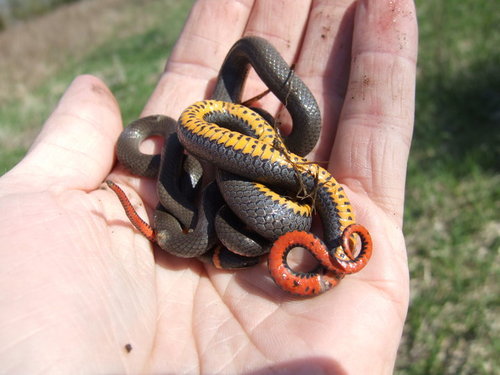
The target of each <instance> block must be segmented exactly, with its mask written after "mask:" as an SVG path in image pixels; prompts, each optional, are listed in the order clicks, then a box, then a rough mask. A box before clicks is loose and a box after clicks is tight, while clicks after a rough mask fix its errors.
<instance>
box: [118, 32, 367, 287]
mask: <svg viewBox="0 0 500 375" xmlns="http://www.w3.org/2000/svg"><path fill="white" fill-rule="evenodd" d="M250 67H253V68H254V69H255V71H256V72H257V74H258V75H259V77H260V78H261V79H262V81H263V82H264V83H265V84H266V86H268V87H269V89H270V91H272V92H273V93H274V94H275V95H276V96H277V97H278V99H280V100H281V102H282V103H283V104H284V106H285V107H286V108H287V110H288V111H289V112H290V115H291V117H292V121H293V129H292V132H291V133H290V135H289V136H287V137H284V138H283V137H281V136H280V135H279V134H278V132H277V130H276V129H275V128H274V126H273V125H274V124H270V123H269V121H272V117H271V116H270V115H269V114H267V113H266V112H265V111H262V110H252V109H251V108H249V107H247V106H244V105H240V104H237V103H239V102H241V95H242V90H243V85H244V82H245V79H246V76H247V73H248V70H249V68H250ZM213 98H214V100H205V101H200V102H197V103H195V104H193V105H191V106H189V107H188V108H187V109H186V110H184V112H183V113H182V114H181V116H180V118H179V121H178V122H177V126H176V128H175V126H174V123H175V122H172V120H168V118H166V117H163V116H156V117H154V116H153V117H149V118H146V119H140V120H137V121H136V122H135V123H134V124H132V126H129V127H128V128H126V129H125V130H124V132H123V133H122V135H121V136H120V139H119V140H118V144H117V155H118V159H119V160H120V162H121V163H122V164H124V165H125V166H126V167H127V168H128V169H129V170H131V171H132V173H134V174H139V175H143V176H147V177H155V178H156V177H157V176H158V194H159V197H160V205H159V207H158V208H157V210H156V212H155V217H154V224H153V227H154V230H153V229H152V228H150V231H149V232H147V234H146V231H148V230H147V229H144V227H142V226H141V227H140V225H139V224H136V223H134V219H132V216H133V213H129V212H127V214H128V215H129V218H131V221H132V222H133V223H134V225H136V227H137V228H138V229H139V230H140V231H141V232H143V233H144V234H145V235H149V236H152V238H154V240H155V242H157V243H158V244H159V246H160V247H162V248H164V249H165V250H167V251H168V252H170V253H172V254H175V255H177V256H181V257H199V258H200V259H205V260H209V261H210V262H212V263H213V264H215V265H216V266H219V267H222V268H239V267H246V266H251V265H254V264H256V263H257V262H258V261H259V256H260V255H262V254H265V253H267V252H268V251H269V249H270V248H271V244H272V242H274V245H273V246H272V248H271V254H270V255H269V269H270V271H271V275H272V277H273V279H274V280H275V281H276V283H277V284H278V285H279V286H280V287H282V288H283V289H284V290H287V291H289V292H292V293H294V294H299V295H314V294H317V293H320V292H323V291H325V290H327V289H329V288H330V287H331V286H333V285H335V284H336V283H337V282H338V281H339V280H340V279H341V278H342V277H343V275H344V274H346V273H352V272H357V271H358V270H359V269H361V268H362V267H364V265H365V264H366V262H367V260H368V259H369V257H370V255H371V240H370V238H369V234H368V232H367V231H366V229H365V228H364V227H362V226H360V225H358V224H356V222H355V217H354V213H353V210H352V208H351V206H350V202H349V200H348V199H347V197H346V195H345V192H344V190H343V188H342V187H341V186H340V185H339V184H338V183H337V182H336V181H335V179H334V178H333V177H332V176H331V175H330V174H329V173H328V172H327V171H326V170H325V169H324V168H322V167H320V166H318V165H317V164H314V163H310V162H309V161H308V160H306V159H305V158H304V157H303V156H305V155H306V154H307V153H308V152H310V151H311V150H312V148H313V147H314V146H315V144H316V142H317V140H318V137H319V132H320V124H321V117H320V113H319V108H318V106H317V104H316V101H315V99H314V97H313V96H312V94H311V93H310V91H309V89H308V88H307V87H306V85H305V84H304V83H303V82H302V81H301V80H300V79H299V78H298V77H297V76H296V75H295V74H294V73H293V71H292V70H291V69H290V67H289V66H288V65H287V64H286V62H285V61H284V60H283V58H282V57H281V56H280V55H279V53H278V52H277V51H276V50H275V49H274V47H272V46H271V45H270V44H269V43H268V42H267V41H265V40H264V39H261V38H256V37H246V38H243V39H241V40H239V41H238V42H237V43H236V44H235V45H234V46H233V48H232V49H231V50H230V52H229V53H228V56H227V57H226V60H225V61H224V63H223V65H222V67H221V70H220V73H219V77H218V79H217V84H216V87H215V89H214V94H213ZM266 120H267V121H266ZM152 135H161V136H163V137H164V138H165V146H164V149H163V150H162V156H161V157H160V156H158V155H155V156H147V157H144V156H143V155H138V154H140V152H139V151H138V149H139V144H140V142H141V141H142V140H144V139H145V138H147V137H149V136H152ZM183 148H185V149H186V150H187V151H188V153H189V156H186V155H185V153H184V152H183ZM191 155H192V156H191ZM193 156H194V157H196V158H199V159H201V160H203V161H205V162H210V163H211V164H212V165H213V166H215V167H216V171H215V175H216V179H217V186H216V185H215V184H214V182H211V183H209V184H208V185H207V186H206V187H205V188H204V189H203V190H202V192H201V193H197V191H198V190H199V189H200V185H201V183H200V181H201V178H202V177H201V176H202V164H200V162H198V161H197V159H196V158H194V157H193ZM205 162H204V163H203V164H204V165H206V163H205ZM185 171H187V172H188V173H187V174H186V173H184V172H185ZM186 176H187V177H186ZM113 185H114V184H110V187H112V188H113V190H115V192H117V194H119V195H120V194H123V192H122V193H120V192H119V191H118V190H119V189H118V188H117V187H116V185H114V186H113ZM298 186H300V188H298ZM197 194H199V195H200V204H199V205H198V206H195V205H193V203H192V202H193V201H194V200H195V199H194V198H195V196H196V195H197ZM123 196H124V194H123ZM123 196H122V197H121V198H120V199H121V200H122V204H123V205H124V207H125V206H126V204H125V203H124V201H123V200H124V199H125V198H123ZM312 205H313V206H314V209H315V210H317V212H318V214H319V216H320V218H321V220H322V224H323V232H324V242H323V241H321V240H319V239H318V238H316V237H311V236H313V235H311V234H309V233H308V232H307V231H308V230H309V227H310V225H311V214H312V209H313V207H312ZM125 208H126V210H127V207H125ZM141 225H142V224H141ZM216 232H217V235H216ZM217 236H218V237H219V240H220V241H221V242H222V244H221V243H219V240H218V239H217ZM355 236H358V237H359V240H360V242H361V250H360V251H359V254H358V255H356V256H355V255H354V246H355V243H356V242H358V241H357V240H356V238H355ZM148 238H149V237H148ZM294 247H304V248H306V249H307V250H309V251H310V252H312V253H313V254H314V256H315V257H316V258H317V259H318V262H319V264H320V266H319V268H318V269H317V270H313V271H311V272H306V273H300V272H295V271H293V270H292V269H291V268H290V267H289V266H288V264H287V259H286V258H287V255H288V253H289V251H290V250H291V249H292V248H294ZM227 249H230V250H231V251H230V252H229V251H228V250H227Z"/></svg>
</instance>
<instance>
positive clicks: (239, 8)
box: [144, 0, 253, 118]
mask: <svg viewBox="0 0 500 375" xmlns="http://www.w3.org/2000/svg"><path fill="white" fill-rule="evenodd" d="M252 6H253V1H252V0H246V1H243V0H242V1H213V0H212V1H210V0H200V1H198V2H196V3H195V5H194V6H193V8H192V10H191V13H190V14H189V17H188V20H187V22H186V24H185V26H184V29H183V31H182V34H181V36H180V37H179V39H178V41H177V43H176V45H175V48H174V49H173V51H172V55H171V56H170V58H169V60H168V62H167V65H166V67H165V72H164V74H163V75H162V77H161V79H160V81H159V83H158V85H157V87H156V89H155V91H154V93H153V95H152V96H151V98H150V100H149V101H148V103H147V105H146V108H145V109H144V115H146V114H154V113H161V114H166V115H168V116H171V117H173V118H177V117H178V116H179V115H180V113H181V111H182V110H184V109H185V108H186V107H187V106H189V105H190V104H192V103H194V102H196V101H198V100H202V99H204V98H207V97H208V96H209V95H210V89H211V87H209V82H210V83H212V84H213V82H214V81H215V78H216V77H217V73H218V71H219V67H220V65H221V64H222V61H223V60H224V57H225V56H226V53H227V51H228V50H229V48H230V47H231V46H232V44H233V43H234V42H235V41H236V40H238V39H239V38H240V37H241V35H242V34H243V30H244V29H245V25H246V23H247V20H248V16H249V14H250V11H251V9H252ZM224 24H225V25H228V27H221V25H224Z"/></svg>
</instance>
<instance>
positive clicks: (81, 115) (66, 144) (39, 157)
mask: <svg viewBox="0 0 500 375" xmlns="http://www.w3.org/2000/svg"><path fill="white" fill-rule="evenodd" d="M121 130H122V123H121V116H120V110H119V107H118V104H117V102H116V100H115V98H114V97H113V94H112V93H111V92H110V90H109V89H108V88H107V87H106V85H105V84H104V83H103V82H102V81H101V80H99V79H98V78H96V77H93V76H90V75H83V76H79V77H77V78H76V79H75V80H74V81H73V82H72V83H71V85H70V86H69V87H68V89H67V90H66V92H65V93H64V95H63V97H62V98H61V100H60V102H59V104H58V105H57V107H56V109H55V110H54V112H53V113H52V114H51V116H50V117H49V119H48V120H47V121H46V123H45V125H44V126H43V129H42V131H41V132H40V134H39V135H38V137H37V138H36V140H35V142H34V143H33V145H32V146H31V148H30V150H29V151H28V154H27V155H26V157H25V158H24V159H23V160H22V161H21V162H20V163H19V164H18V165H17V166H16V167H15V168H14V169H12V170H11V171H10V172H8V173H7V174H6V175H5V176H4V177H5V178H8V179H9V180H10V182H13V183H15V186H16V190H17V191H19V189H20V188H21V189H22V188H23V187H24V188H25V189H27V190H33V188H35V189H37V190H39V189H47V188H49V187H50V188H52V189H54V188H55V189H61V190H65V189H82V190H87V191H88V190H93V189H95V188H96V187H97V186H99V184H100V183H101V182H102V181H103V180H104V178H105V177H106V176H107V175H108V174H109V172H110V170H111V167H112V165H113V161H114V145H115V142H116V139H117V137H118V135H119V133H120V131H121Z"/></svg>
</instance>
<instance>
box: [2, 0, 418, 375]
mask: <svg viewBox="0 0 500 375" xmlns="http://www.w3.org/2000/svg"><path fill="white" fill-rule="evenodd" d="M246 34H252V35H259V36H263V37H265V38H267V39H268V40H270V42H271V43H272V44H274V45H275V47H276V48H277V49H278V50H279V51H280V52H281V53H282V55H283V56H284V58H285V60H287V61H288V62H290V63H291V62H295V63H296V65H295V71H296V73H297V74H298V75H299V76H300V77H301V78H302V79H303V80H304V82H305V83H306V84H307V85H308V86H309V87H310V88H311V90H312V91H313V93H314V95H315V96H316V98H317V100H318V103H319V105H320V108H321V111H322V114H323V119H324V124H323V130H322V135H321V141H320V143H319V144H318V145H317V147H316V149H315V151H313V153H312V154H311V155H310V156H309V157H310V158H311V159H312V160H320V161H329V170H330V171H331V172H332V174H333V175H334V176H335V177H336V178H337V180H338V181H339V182H340V183H342V184H343V185H344V187H345V188H346V191H347V193H348V195H349V197H350V200H351V202H352V204H353V206H354V208H355V210H356V212H357V217H358V222H359V223H360V224H362V225H364V226H366V227H367V228H368V229H369V230H370V232H371V235H372V237H373V240H374V255H373V257H372V260H371V261H370V263H369V264H368V266H367V267H366V268H365V269H363V270H362V271H361V272H360V273H358V274H356V275H352V276H348V277H346V278H345V279H344V280H343V281H342V282H341V283H340V284H339V285H338V286H337V287H335V288H334V289H332V290H331V291H329V292H327V293H325V294H322V295H320V296H318V297H315V298H310V299H297V298H294V297H292V296H289V295H287V294H286V293H284V292H282V291H281V290H280V289H279V288H278V287H277V286H276V285H275V284H274V283H273V281H272V280H271V278H270V276H269V275H268V272H267V270H266V267H265V265H260V266H258V267H255V268H252V269H249V270H245V271H239V272H223V271H218V270H215V269H214V268H212V267H207V266H204V265H202V264H201V263H199V262H198V261H196V260H185V259H178V258H175V257H172V256H169V255H168V254H166V253H164V252H162V251H161V250H159V249H156V248H153V247H152V246H151V244H150V243H149V242H148V241H147V240H146V239H145V238H143V237H142V236H141V235H140V234H138V233H137V231H135V230H134V229H132V226H131V225H130V223H129V222H128V219H127V218H126V216H125V214H124V212H123V209H122V207H121V205H120V203H119V202H118V200H117V198H116V196H115V195H114V193H112V192H111V191H109V190H107V189H104V188H103V187H102V186H103V185H102V181H103V180H104V179H105V178H107V177H108V175H109V174H110V173H111V178H112V179H113V180H115V181H117V182H119V183H120V184H121V185H122V186H123V187H124V188H125V190H126V192H127V194H128V195H129V197H131V199H132V202H133V203H134V204H135V206H136V208H137V209H138V211H139V213H140V214H142V216H143V217H147V211H150V210H151V208H152V207H154V206H155V204H156V197H155V193H154V182H153V181H152V180H146V179H139V178H137V177H133V176H130V175H129V174H127V173H126V172H125V171H124V170H123V169H122V168H121V167H120V166H117V167H115V168H113V163H114V145H115V142H116V139H117V137H118V135H119V133H120V131H121V129H122V124H121V118H120V114H119V108H118V105H117V103H116V101H115V100H114V98H113V96H112V94H111V93H110V92H109V90H108V89H107V88H106V87H105V86H104V84H103V83H102V82H101V81H99V80H98V79H97V78H95V77H91V76H82V77H78V78H77V79H76V80H75V81H74V82H73V83H72V85H71V86H70V87H69V89H68V90H67V92H66V93H65V95H64V96H63V98H62V99H61V102H60V103H59V105H58V107H57V108H56V109H55V111H54V113H53V114H52V116H51V117H50V118H49V119H48V121H47V123H46V124H45V126H44V128H43V130H42V132H41V134H40V135H39V137H38V138H37V140H36V141H35V143H34V144H33V146H32V148H31V149H30V151H29V153H28V155H27V156H26V157H25V158H24V159H23V160H22V162H21V163H20V164H19V165H18V166H16V167H15V168H14V169H13V170H11V171H10V172H9V173H7V174H6V175H4V176H3V177H2V178H1V180H0V207H1V213H0V220H1V223H2V225H0V244H1V245H0V251H1V255H0V256H1V259H2V261H1V262H0V301H1V304H0V322H2V323H1V324H0V364H1V365H0V366H1V367H2V368H3V370H4V371H5V370H6V371H7V372H10V373H34V372H36V371H40V370H42V371H46V372H49V373H51V372H61V373H80V372H82V373H88V372H91V373H148V372H152V373H199V372H202V373H259V374H260V373H267V372H274V371H283V373H301V372H302V373H308V374H310V373H325V372H327V373H338V374H342V373H353V374H354V373H356V374H358V373H359V374H361V373H390V372H391V371H392V368H393V366H394V361H395V356H396V351H397V347H398V343H399V339H400V336H401V332H402V327H403V323H404V319H405V316H406V309H407V304H408V269H407V263H406V252H405V243H404V238H403V235H402V228H401V227H402V213H403V198H404V183H405V172H406V161H407V155H408V151H409V146H410V141H411V134H412V124H413V113H414V84H415V59H416V49H417V28H416V15H415V10H414V7H413V2H412V1H410V0H399V1H391V2H387V1H378V0H366V1H361V0H360V1H358V2H354V1H350V0H349V1H311V2H310V1H303V0H297V1H287V2H283V4H282V2H278V1H271V0H268V1H259V0H255V1H251V0H248V1H237V2H236V1H233V2H222V1H221V2H214V1H205V0H200V1H198V3H197V4H196V5H195V6H194V8H193V10H192V12H191V15H190V18H189V20H188V22H187V24H186V26H185V28H184V31H183V33H182V35H181V37H180V39H179V41H178V43H177V45H176V47H175V49H174V51H173V53H172V56H171V58H170V60H169V62H168V64H167V65H166V69H165V73H164V74H163V75H162V77H161V79H160V82H159V84H158V86H157V89H156V90H155V92H154V93H153V95H152V97H151V99H150V101H149V102H148V105H147V106H146V108H145V110H144V115H147V114H153V113H162V114H167V115H169V116H172V117H177V116H178V115H179V114H180V112H181V111H182V110H183V109H184V108H185V107H186V106H188V105H189V104H191V103H193V102H195V101H197V100H200V99H203V98H206V97H208V96H209V95H210V86H209V84H210V83H213V81H214V78H215V77H216V75H217V70H218V68H219V67H220V65H221V63H222V60H223V58H224V56H225V54H226V53H227V51H228V50H229V48H230V46H231V45H232V44H233V43H234V42H235V41H236V40H237V39H239V38H240V37H241V36H242V35H246ZM138 53H140V51H138ZM262 89H263V88H262V86H261V85H260V84H259V82H258V81H257V79H256V78H255V77H254V76H251V77H250V79H249V82H248V85H247V91H246V92H247V93H248V94H247V96H248V97H251V96H252V95H253V94H255V93H258V92H260V91H262ZM262 102H263V105H264V106H265V107H266V108H267V109H270V110H271V111H275V113H277V112H278V109H279V108H278V103H277V102H276V100H274V99H273V98H271V97H270V96H269V97H266V98H264V99H263V100H262ZM281 120H282V122H283V123H285V124H286V123H287V119H286V117H285V116H281ZM148 142H149V141H148ZM148 146H149V147H150V148H155V147H156V148H157V146H156V145H155V144H154V142H153V141H150V142H149V143H147V144H146V145H145V147H148ZM140 197H142V198H143V200H141V198H140Z"/></svg>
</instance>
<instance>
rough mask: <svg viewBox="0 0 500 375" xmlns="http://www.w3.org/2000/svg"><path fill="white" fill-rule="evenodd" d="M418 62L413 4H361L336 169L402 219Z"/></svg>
mask: <svg viewBox="0 0 500 375" xmlns="http://www.w3.org/2000/svg"><path fill="white" fill-rule="evenodd" d="M416 57H417V23H416V14H415V8H414V4H413V2H412V1H410V0H397V1H391V2H389V3H387V2H384V1H369V0H363V1H360V2H359V3H358V5H357V9H356V18H355V25H354V34H353V44H352V61H351V70H350V77H349V83H348V89H347V94H346V98H345V102H344V107H343V109H342V113H341V117H340V122H339V128H338V131H337V135H336V138H335V144H334V148H333V150H332V154H331V158H330V162H331V163H330V165H331V166H332V168H334V169H335V174H336V176H337V177H338V178H339V179H340V180H341V181H342V182H344V183H347V184H349V185H350V187H351V188H353V189H354V190H363V191H365V192H367V193H368V194H369V195H370V197H371V198H372V199H373V200H374V201H375V202H376V203H378V204H379V206H380V207H382V208H383V209H385V210H386V212H390V213H391V214H392V215H391V216H392V217H394V218H395V219H396V220H397V221H398V222H399V221H400V220H401V218H402V212H403V199H404V183H405V175H406V163H407V158H408V152H409V148H410V142H411V136H412V130H413V117H414V102H415V76H416Z"/></svg>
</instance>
